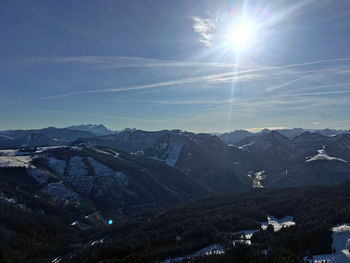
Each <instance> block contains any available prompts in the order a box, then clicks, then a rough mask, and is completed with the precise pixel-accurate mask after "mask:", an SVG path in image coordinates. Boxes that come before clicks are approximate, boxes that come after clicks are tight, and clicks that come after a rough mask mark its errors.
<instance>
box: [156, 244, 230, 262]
mask: <svg viewBox="0 0 350 263" xmlns="http://www.w3.org/2000/svg"><path fill="white" fill-rule="evenodd" d="M224 253H225V251H224V249H223V247H222V246H221V245H220V244H212V245H209V246H207V247H205V248H202V249H201V250H198V251H197V252H195V253H193V254H190V255H186V256H182V257H177V258H169V259H166V260H164V261H161V263H172V262H180V261H182V260H190V259H191V258H195V257H199V256H209V255H221V254H224Z"/></svg>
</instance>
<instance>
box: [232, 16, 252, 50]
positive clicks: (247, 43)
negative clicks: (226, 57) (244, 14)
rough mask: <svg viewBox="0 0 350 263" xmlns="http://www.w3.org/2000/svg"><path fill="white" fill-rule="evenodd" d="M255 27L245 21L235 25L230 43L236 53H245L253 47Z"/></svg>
mask: <svg viewBox="0 0 350 263" xmlns="http://www.w3.org/2000/svg"><path fill="white" fill-rule="evenodd" d="M255 30H256V28H255V26H254V24H253V23H252V22H249V21H243V22H240V23H237V24H235V25H234V26H233V27H232V29H231V32H230V33H229V42H230V45H231V46H232V48H233V49H234V50H235V51H243V50H246V49H248V48H249V47H251V46H252V45H253V42H254V35H255Z"/></svg>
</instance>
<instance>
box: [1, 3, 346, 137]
mask: <svg viewBox="0 0 350 263" xmlns="http://www.w3.org/2000/svg"><path fill="white" fill-rule="evenodd" d="M349 10H350V3H349V1H346V0H338V1H330V0H320V1H315V0H308V1H285V0H283V1H271V0H264V1H257V0H256V1H253V0H251V1H244V0H241V1H222V0H221V1H210V0H200V1H198V0H188V1H185V0H177V1H171V0H162V1H161V0H152V1H147V2H145V1H141V0H140V1H111V0H100V1H98V2H96V1H92V0H84V1H81V0H78V1H73V0H62V1H51V0H49V1H47V0H46V1H44V0H39V1H35V2H29V1H19V0H5V1H3V2H2V7H1V9H0V33H1V35H2V41H1V42H0V86H1V94H2V95H1V96H0V130H5V129H27V128H43V127H48V126H56V127H66V126H69V125H72V124H82V123H103V124H105V125H106V126H107V127H108V128H110V129H112V130H121V129H123V128H125V127H136V128H138V129H144V130H161V129H182V130H188V131H194V132H225V131H231V130H236V129H248V130H249V129H257V128H283V127H286V128H294V127H303V128H312V129H322V128H334V129H349V126H350V117H349V116H350V107H349V106H350V89H349V87H350V49H349V46H350V34H349V32H350V11H349Z"/></svg>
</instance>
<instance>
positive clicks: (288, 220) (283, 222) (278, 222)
mask: <svg viewBox="0 0 350 263" xmlns="http://www.w3.org/2000/svg"><path fill="white" fill-rule="evenodd" d="M267 220H268V221H267V222H260V224H261V229H264V230H265V229H266V228H267V226H268V225H272V226H273V229H274V232H277V231H280V230H281V229H282V228H284V227H290V226H294V225H295V222H294V218H293V217H292V216H285V217H283V218H281V219H277V218H276V217H274V216H271V215H267Z"/></svg>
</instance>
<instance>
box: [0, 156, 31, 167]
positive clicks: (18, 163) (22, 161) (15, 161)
mask: <svg viewBox="0 0 350 263" xmlns="http://www.w3.org/2000/svg"><path fill="white" fill-rule="evenodd" d="M31 161H32V157H31V156H0V167H25V168H29V167H33V166H32V165H31V164H30V162H31Z"/></svg>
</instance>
